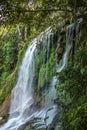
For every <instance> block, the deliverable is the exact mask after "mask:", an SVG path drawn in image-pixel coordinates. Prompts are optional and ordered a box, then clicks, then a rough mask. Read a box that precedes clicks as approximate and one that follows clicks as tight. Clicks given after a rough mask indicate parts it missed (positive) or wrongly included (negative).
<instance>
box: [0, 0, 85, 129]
mask: <svg viewBox="0 0 87 130" xmlns="http://www.w3.org/2000/svg"><path fill="white" fill-rule="evenodd" d="M78 18H83V22H82V24H81V31H80V34H79V39H80V40H79V44H78V46H77V51H76V54H71V55H70V57H69V63H68V66H67V68H66V69H65V70H64V71H62V72H61V73H59V85H58V86H56V91H57V94H58V99H56V102H58V106H59V109H60V121H61V122H62V129H63V130H86V129H87V1H86V0H0V109H1V110H0V116H3V117H4V120H3V122H5V121H6V117H7V116H8V114H7V111H8V110H7V109H8V107H9V106H8V105H6V104H5V106H4V105H3V104H4V102H6V101H7V100H10V99H8V96H10V94H11V90H12V88H13V87H14V85H15V83H16V80H17V73H18V68H19V65H20V64H21V60H22V58H23V55H24V53H25V51H26V49H27V47H28V45H29V44H30V42H31V41H32V39H33V38H35V37H36V36H37V35H38V34H39V33H40V32H42V31H43V30H45V29H46V28H47V27H49V26H52V29H53V30H55V28H56V27H57V25H58V24H62V22H64V23H65V27H66V25H67V24H68V23H69V21H70V19H72V20H73V23H74V24H76V21H77V19H78ZM74 38H75V40H76V42H78V37H77V36H76V35H75V37H74ZM54 53H55V50H54V49H53V50H51V56H50V59H49V61H48V65H49V74H48V75H47V76H48V80H49V78H50V76H52V74H51V69H52V68H53V67H54V64H53V54H54ZM41 55H42V54H41ZM41 55H40V56H39V59H37V61H36V62H37V64H40V60H41ZM37 69H39V68H38V66H37ZM53 69H54V71H55V68H53ZM44 73H45V66H42V68H41V69H40V73H39V77H40V78H39V80H40V81H42V82H40V83H39V84H38V89H37V91H39V89H41V87H42V86H43V83H44V82H45V78H44V79H43V80H42V79H41V78H43V77H44ZM56 75H58V73H56ZM7 102H8V101H7ZM5 107H6V108H5ZM56 123H58V122H56Z"/></svg>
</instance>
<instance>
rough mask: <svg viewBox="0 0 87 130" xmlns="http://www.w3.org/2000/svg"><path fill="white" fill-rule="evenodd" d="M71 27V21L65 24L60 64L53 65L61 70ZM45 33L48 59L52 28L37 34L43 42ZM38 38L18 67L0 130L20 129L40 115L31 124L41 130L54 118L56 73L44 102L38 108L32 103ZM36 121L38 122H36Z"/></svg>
mask: <svg viewBox="0 0 87 130" xmlns="http://www.w3.org/2000/svg"><path fill="white" fill-rule="evenodd" d="M73 29H74V25H73V24H70V25H69V26H68V27H67V31H66V49H65V53H64V54H63V57H62V59H61V60H60V62H59V64H57V66H56V71H57V72H61V71H62V70H63V69H64V68H65V67H66V66H67V63H68V55H69V52H70V49H71V47H72V38H73ZM44 35H45V36H47V35H48V45H47V48H48V54H47V59H48V57H49V51H50V50H49V49H50V35H51V29H50V28H48V29H47V30H46V31H45V32H43V33H41V35H40V36H41V37H40V36H39V37H40V38H41V39H42V42H43V37H44ZM52 37H53V35H52ZM59 38H60V37H59ZM37 39H38V38H35V39H34V40H33V41H32V43H31V45H30V46H29V47H28V49H27V51H26V53H25V55H24V58H23V61H22V64H21V66H20V68H19V73H18V80H17V83H16V86H15V87H14V88H13V90H12V94H11V105H10V111H9V114H10V116H9V118H8V121H7V123H6V124H4V125H3V126H1V127H0V130H19V128H20V127H21V126H23V125H24V124H26V123H27V122H29V121H31V120H33V119H34V118H40V119H41V120H40V121H39V123H38V122H36V123H35V122H34V124H33V126H36V128H35V130H40V129H43V130H45V129H48V130H49V128H50V124H51V123H52V122H53V120H54V118H55V116H56V114H57V109H58V107H57V105H56V104H54V99H56V97H57V96H56V90H55V85H58V77H56V76H55V75H54V76H53V77H52V80H51V82H50V88H49V91H48V94H47V95H46V98H45V102H44V105H43V106H41V107H40V108H38V107H37V106H35V105H34V85H33V79H34V73H35V72H34V70H35V64H34V61H35V58H36V57H35V51H36V44H37V42H38V40H37ZM52 44H54V43H53V40H52ZM43 48H44V47H43ZM43 51H44V50H43ZM43 53H44V52H43ZM42 64H43V63H42ZM48 67H49V66H47V68H48ZM43 78H44V77H43ZM37 124H39V126H37ZM23 130H24V129H23ZM57 130H58V129H57Z"/></svg>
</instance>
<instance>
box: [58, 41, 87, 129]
mask: <svg viewBox="0 0 87 130" xmlns="http://www.w3.org/2000/svg"><path fill="white" fill-rule="evenodd" d="M86 57H87V43H86V44H85V45H84V46H83V47H82V48H81V49H80V50H79V51H78V53H77V55H76V58H75V61H74V64H73V65H72V63H69V66H68V67H67V68H66V69H65V70H64V71H63V72H61V74H60V78H59V79H60V85H59V87H58V88H57V90H58V93H61V95H60V97H59V98H60V100H62V101H63V102H64V105H65V107H64V109H65V110H64V113H63V118H62V121H63V129H64V130H86V129H87V124H86V121H87V101H86V99H87V60H86ZM67 95H68V96H67ZM65 97H66V98H65ZM69 99H70V100H69ZM65 111H66V112H65Z"/></svg>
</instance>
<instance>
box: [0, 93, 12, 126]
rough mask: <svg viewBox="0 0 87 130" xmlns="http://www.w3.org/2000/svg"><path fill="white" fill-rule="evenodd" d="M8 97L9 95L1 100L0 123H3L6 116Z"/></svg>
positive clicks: (8, 104)
mask: <svg viewBox="0 0 87 130" xmlns="http://www.w3.org/2000/svg"><path fill="white" fill-rule="evenodd" d="M10 99H11V95H8V96H7V97H6V99H5V101H4V102H3V104H2V105H1V106H0V117H1V120H0V125H1V124H3V123H4V122H5V121H6V120H7V118H8V115H9V107H10Z"/></svg>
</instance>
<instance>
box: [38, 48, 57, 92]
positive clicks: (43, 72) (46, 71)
mask: <svg viewBox="0 0 87 130" xmlns="http://www.w3.org/2000/svg"><path fill="white" fill-rule="evenodd" d="M54 53H55V51H54V49H52V50H51V54H50V57H49V59H48V60H47V62H46V64H43V65H42V66H41V68H40V71H39V77H38V78H39V79H38V90H39V89H41V88H43V87H44V85H45V83H47V82H50V80H51V78H52V76H53V75H54V74H55V63H54V57H55V55H54Z"/></svg>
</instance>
